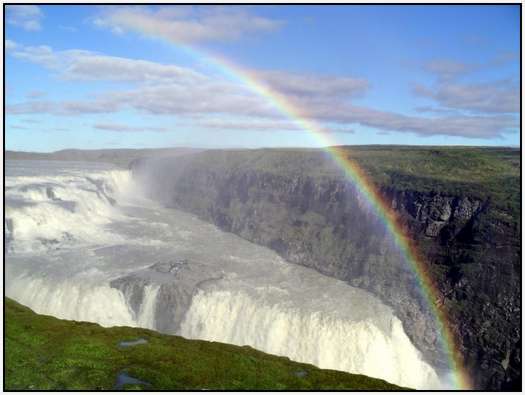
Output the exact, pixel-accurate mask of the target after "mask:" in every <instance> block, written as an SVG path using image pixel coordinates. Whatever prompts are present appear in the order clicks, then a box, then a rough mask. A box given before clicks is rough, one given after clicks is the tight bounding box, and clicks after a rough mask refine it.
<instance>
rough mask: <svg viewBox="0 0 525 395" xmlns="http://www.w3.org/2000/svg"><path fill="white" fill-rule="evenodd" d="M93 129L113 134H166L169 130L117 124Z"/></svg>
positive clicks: (96, 126) (102, 124)
mask: <svg viewBox="0 0 525 395" xmlns="http://www.w3.org/2000/svg"><path fill="white" fill-rule="evenodd" d="M93 128H95V129H100V130H108V131H111V132H166V131H168V129H166V128H161V127H154V126H129V125H122V124H117V123H99V124H96V125H93Z"/></svg>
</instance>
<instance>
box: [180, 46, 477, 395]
mask: <svg viewBox="0 0 525 395" xmlns="http://www.w3.org/2000/svg"><path fill="white" fill-rule="evenodd" d="M172 43H173V42H172ZM176 47H177V48H178V49H180V50H183V51H185V52H186V53H188V54H189V55H190V56H191V57H192V58H195V59H198V60H205V61H206V62H207V64H209V65H212V66H214V67H216V68H218V70H219V71H221V72H222V73H223V74H225V75H227V76H229V77H230V78H232V79H233V80H235V81H237V82H240V83H242V84H243V85H245V86H246V87H247V88H248V89H249V90H251V91H252V92H254V93H256V94H257V95H259V96H260V97H262V98H264V99H265V100H266V101H267V102H268V103H269V104H271V105H272V106H273V107H274V108H275V109H276V110H278V111H279V112H280V113H281V114H283V115H284V116H286V117H287V118H288V119H290V120H291V121H293V122H294V123H295V124H296V125H298V126H299V127H300V128H301V129H304V130H305V131H307V132H308V133H310V134H311V135H312V136H313V137H314V138H315V139H316V140H317V141H318V142H319V143H321V145H322V146H323V149H324V150H325V151H326V152H328V153H329V155H330V157H331V158H332V159H333V160H334V162H335V163H336V164H337V165H338V167H340V168H341V170H342V171H343V172H344V175H345V176H346V177H347V178H348V179H349V180H350V181H351V182H352V183H353V184H354V185H355V186H356V187H357V189H358V191H359V192H360V193H361V194H362V196H364V197H365V198H366V200H367V201H368V202H369V203H370V205H371V206H372V207H373V209H374V211H375V213H376V215H377V216H378V217H379V218H380V219H381V220H382V222H383V224H384V226H385V227H386V229H387V230H388V232H389V233H390V234H391V235H392V236H393V238H394V241H395V244H396V246H397V248H398V249H399V251H400V253H401V255H402V256H403V258H404V259H405V261H406V262H407V263H408V264H409V265H410V266H411V268H412V270H413V271H414V273H415V274H416V278H417V281H418V285H419V288H420V290H421V293H422V295H423V297H424V299H425V300H426V302H427V303H428V306H429V308H430V310H431V312H432V314H433V315H434V318H435V321H436V324H437V326H438V330H439V333H440V334H441V336H440V339H439V341H440V343H441V344H440V345H441V347H443V350H444V351H445V353H446V354H447V356H448V359H449V367H450V369H451V370H452V373H453V376H454V377H453V380H454V384H455V386H456V388H457V389H463V390H469V389H472V388H473V386H472V380H471V378H470V376H469V374H468V372H467V371H466V369H465V367H464V365H463V359H462V355H461V353H460V352H459V348H458V346H457V342H456V340H455V337H454V335H453V331H452V328H451V326H450V323H449V320H448V318H447V317H446V314H445V312H444V311H442V310H441V309H440V308H439V304H438V301H439V292H438V289H437V287H436V284H435V283H434V282H433V280H432V278H431V276H430V275H429V272H428V266H427V264H426V262H425V260H424V259H423V257H422V256H421V254H419V253H418V251H417V248H416V246H415V245H414V242H413V241H412V240H411V239H410V238H409V237H408V236H407V233H406V231H405V230H404V228H403V226H402V225H401V221H400V218H399V216H398V215H397V214H396V213H395V212H394V210H393V209H392V208H391V207H390V205H389V204H388V202H387V201H385V199H384V198H383V197H382V196H381V194H380V193H379V191H378V189H377V188H376V187H375V186H374V184H373V182H372V181H371V180H370V178H369V177H368V176H367V174H366V173H365V172H364V171H363V170H362V169H361V168H360V167H359V165H358V164H357V163H356V162H355V161H354V160H353V159H351V158H350V157H349V156H348V152H346V153H345V150H344V149H341V148H340V147H338V146H337V142H336V141H335V140H333V137H332V136H333V134H332V133H330V132H329V131H328V130H326V129H325V128H324V127H323V126H321V125H320V124H319V123H317V122H315V121H314V120H312V119H309V118H308V116H307V114H304V113H303V112H302V111H301V110H300V109H299V108H297V107H296V106H294V104H293V103H292V102H290V100H288V99H287V98H286V97H285V96H283V95H281V94H280V93H279V92H276V91H275V90H273V89H271V88H270V87H269V86H267V85H265V84H264V83H263V82H262V81H260V80H259V79H258V77H257V76H256V75H255V74H254V73H251V72H249V71H248V70H244V69H242V68H241V67H240V66H238V65H236V64H234V63H232V62H231V61H229V60H227V59H225V58H224V57H220V56H217V55H214V54H211V53H208V52H205V51H204V50H202V49H198V50H197V49H196V48H194V47H189V46H187V45H183V44H180V43H177V45H176Z"/></svg>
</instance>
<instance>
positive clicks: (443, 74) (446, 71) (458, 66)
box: [423, 60, 479, 81]
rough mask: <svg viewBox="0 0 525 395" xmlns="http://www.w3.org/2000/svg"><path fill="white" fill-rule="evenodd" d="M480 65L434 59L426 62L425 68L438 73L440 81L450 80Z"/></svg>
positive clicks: (435, 73)
mask: <svg viewBox="0 0 525 395" xmlns="http://www.w3.org/2000/svg"><path fill="white" fill-rule="evenodd" d="M478 67H479V66H477V65H472V64H466V63H460V62H454V61H451V60H433V61H431V62H428V63H426V64H425V65H424V66H423V69H424V70H425V71H427V72H429V73H432V74H434V75H436V77H437V78H438V80H440V81H448V80H451V79H454V78H457V77H459V76H462V75H465V74H467V73H470V72H472V71H474V70H476V69H477V68H478Z"/></svg>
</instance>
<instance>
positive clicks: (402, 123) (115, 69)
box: [6, 45, 519, 138]
mask: <svg viewBox="0 0 525 395" xmlns="http://www.w3.org/2000/svg"><path fill="white" fill-rule="evenodd" d="M13 56H17V57H19V58H24V59H26V60H28V61H33V62H36V63H39V64H41V65H42V66H44V67H47V68H49V69H50V70H53V71H54V72H56V73H57V74H58V75H59V76H60V77H61V78H64V79H69V80H84V81H90V80H107V81H116V82H118V81H126V82H132V84H131V87H130V86H129V84H126V86H125V87H124V88H122V87H120V88H119V89H114V90H108V91H105V92H103V93H99V94H98V95H97V96H93V97H87V98H84V99H80V100H64V101H49V100H30V101H28V102H22V103H16V104H13V103H9V105H7V106H6V111H7V113H8V114H31V113H48V114H53V115H82V114H104V113H106V114H110V113H116V112H119V111H136V112H139V113H146V114H151V115H160V116H165V115H168V116H177V117H178V119H182V120H189V121H193V122H199V123H200V124H202V126H203V127H209V128H214V129H219V128H222V129H243V130H276V131H279V130H295V129H293V127H294V125H295V126H297V125H296V124H295V123H294V122H293V120H290V119H289V118H288V117H287V115H286V114H285V113H284V112H283V111H282V108H280V107H277V106H279V105H276V103H275V102H271V101H269V100H268V99H267V98H266V97H261V96H259V95H257V94H255V93H254V92H253V91H251V90H250V89H249V88H250V87H249V86H248V85H243V84H238V83H234V82H231V81H228V80H226V79H221V77H220V76H216V75H215V76H208V75H205V74H203V73H201V72H197V71H195V70H193V69H190V68H185V67H180V66H177V65H165V64H159V63H155V62H150V61H145V60H138V59H128V58H120V57H112V56H106V55H103V54H98V53H93V52H89V51H81V50H68V51H53V50H52V49H51V48H50V47H48V46H38V47H25V46H21V45H18V46H17V49H16V51H15V52H13ZM452 69H453V68H452ZM452 69H451V70H452ZM441 70H442V71H443V69H441ZM454 70H456V74H457V72H459V68H455V69H454ZM248 73H250V74H252V75H253V76H254V77H255V78H256V79H257V80H258V83H259V84H261V85H263V86H266V87H267V89H268V90H269V91H270V95H280V96H281V99H282V100H284V101H286V103H287V106H288V107H292V108H293V109H294V111H293V112H294V113H295V114H301V116H302V117H304V118H307V119H309V120H312V121H316V122H318V123H319V124H320V125H321V127H323V128H324V129H326V131H333V132H343V133H344V132H345V131H347V132H350V131H352V130H353V128H354V126H355V125H363V126H368V127H372V128H375V129H378V130H381V131H387V132H388V131H390V132H392V131H397V132H408V133H415V134H417V135H420V136H434V135H448V136H460V137H467V138H498V137H501V136H502V135H503V134H504V133H508V132H512V131H515V130H516V129H517V128H518V127H519V121H518V120H517V118H516V117H515V115H514V114H510V113H508V112H509V111H508V110H509V109H511V110H512V109H515V108H516V102H517V103H519V100H518V101H517V99H516V95H515V93H514V85H512V84H510V83H506V84H503V83H502V82H501V81H500V82H498V83H496V84H494V85H490V84H485V85H480V84H478V85H466V84H459V83H457V82H451V81H447V82H444V81H439V82H438V83H437V89H436V87H434V88H429V87H426V86H419V87H418V86H416V88H417V94H418V95H421V96H425V97H428V98H430V99H432V100H435V101H437V102H438V103H439V104H440V106H439V107H434V106H432V107H431V108H433V111H432V112H433V114H431V116H412V115H404V114H401V113H395V112H388V111H382V110H378V109H374V108H371V107H361V106H357V105H355V104H354V103H352V99H353V98H355V97H359V96H361V95H363V94H364V93H365V92H366V90H367V89H368V82H367V81H366V80H363V79H359V78H352V77H348V76H328V75H313V74H301V73H290V72H284V71H275V70H273V71H268V70H252V71H248ZM448 74H450V70H449V71H448ZM436 108H439V109H440V110H439V111H437V110H436ZM196 118H199V119H197V121H196ZM239 119H242V120H241V121H240V120H239ZM218 120H220V122H219V121H218ZM225 120H226V121H225ZM96 126H99V128H98V129H101V130H118V131H129V132H132V131H138V130H139V129H140V130H144V129H143V128H139V127H131V126H126V125H124V127H119V126H122V125H108V124H99V125H96ZM100 126H102V127H100Z"/></svg>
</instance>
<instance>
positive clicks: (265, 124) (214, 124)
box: [197, 119, 302, 131]
mask: <svg viewBox="0 0 525 395" xmlns="http://www.w3.org/2000/svg"><path fill="white" fill-rule="evenodd" d="M197 123H198V124H199V125H200V126H202V127H205V128H207V129H222V130H257V131H277V130H282V131H290V130H302V128H301V127H300V126H298V125H297V124H295V123H294V122H287V121H268V120H264V121H261V120H243V121H229V120H223V119H211V120H203V121H201V122H197Z"/></svg>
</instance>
